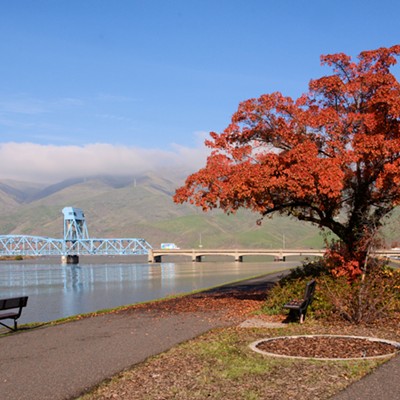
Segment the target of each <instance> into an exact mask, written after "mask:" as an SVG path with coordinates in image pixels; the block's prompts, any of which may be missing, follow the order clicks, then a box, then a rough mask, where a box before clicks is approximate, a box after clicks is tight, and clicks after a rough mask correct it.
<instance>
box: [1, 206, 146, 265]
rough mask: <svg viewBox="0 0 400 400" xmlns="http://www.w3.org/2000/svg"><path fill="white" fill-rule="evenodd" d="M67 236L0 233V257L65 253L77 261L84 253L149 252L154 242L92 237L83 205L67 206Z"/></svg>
mask: <svg viewBox="0 0 400 400" xmlns="http://www.w3.org/2000/svg"><path fill="white" fill-rule="evenodd" d="M62 212H63V214H64V238H63V239H54V238H50V237H43V236H30V235H0V256H61V257H66V259H65V261H66V262H67V263H69V262H72V263H77V262H78V261H79V256H80V255H147V254H148V253H149V250H151V249H152V247H151V245H150V244H149V243H148V242H147V241H146V240H145V239H140V238H112V239H99V238H90V237H89V232H88V229H87V225H86V220H85V215H84V213H83V211H82V210H81V209H79V208H73V207H65V208H64V209H63V211H62Z"/></svg>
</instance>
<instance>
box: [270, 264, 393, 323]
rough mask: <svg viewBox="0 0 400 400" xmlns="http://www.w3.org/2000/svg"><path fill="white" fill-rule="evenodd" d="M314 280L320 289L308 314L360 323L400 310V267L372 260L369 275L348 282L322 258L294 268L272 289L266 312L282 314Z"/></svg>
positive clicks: (317, 289)
mask: <svg viewBox="0 0 400 400" xmlns="http://www.w3.org/2000/svg"><path fill="white" fill-rule="evenodd" d="M311 279H316V281H317V288H316V292H315V296H314V301H313V303H312V304H311V306H310V307H309V309H308V315H309V317H315V318H324V319H335V318H338V317H339V318H342V319H345V320H347V321H349V322H351V323H355V324H359V323H361V322H363V323H371V322H373V321H375V320H377V319H379V318H382V317H387V316H390V315H391V314H392V313H393V312H400V270H399V269H393V268H390V267H388V266H385V265H382V263H379V262H378V263H376V262H372V263H371V264H370V266H369V269H368V273H367V274H366V275H364V276H360V277H358V278H357V279H355V280H353V281H351V282H349V280H348V279H347V278H346V277H334V276H333V275H332V274H330V272H329V269H328V267H327V266H326V265H325V264H324V261H323V260H321V261H318V262H311V263H307V264H304V265H303V266H302V267H299V268H296V269H295V270H292V272H291V273H290V274H289V275H288V276H287V277H286V278H284V279H282V280H281V281H280V282H279V283H278V284H277V285H276V286H275V287H274V288H273V289H272V290H271V291H270V293H269V296H268V299H267V300H266V302H265V305H264V307H263V312H265V313H267V314H270V315H271V314H283V313H284V312H285V311H284V310H283V305H284V304H285V303H286V302H288V301H289V300H291V299H295V298H302V297H303V295H304V290H305V286H306V283H307V282H308V281H309V280H311Z"/></svg>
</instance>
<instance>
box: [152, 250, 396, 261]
mask: <svg viewBox="0 0 400 400" xmlns="http://www.w3.org/2000/svg"><path fill="white" fill-rule="evenodd" d="M324 254H325V250H324V249H224V250H218V249H150V250H149V252H148V261H149V262H150V263H160V262H161V261H162V257H164V256H186V257H190V258H191V260H192V262H201V261H202V258H203V257H205V256H228V257H233V258H234V260H235V261H237V262H242V261H243V257H245V256H272V257H274V259H275V260H276V261H285V260H286V257H291V256H300V257H301V256H305V257H309V256H315V257H322V256H323V255H324ZM373 254H374V255H375V256H377V257H383V258H390V257H393V258H395V257H400V249H387V250H375V251H374V252H373Z"/></svg>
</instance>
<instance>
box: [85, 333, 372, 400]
mask: <svg viewBox="0 0 400 400" xmlns="http://www.w3.org/2000/svg"><path fill="white" fill-rule="evenodd" d="M296 329H298V327H295V329H293V327H288V328H285V329H279V330H278V331H272V330H265V329H239V328H225V329H218V330H214V331H212V332H209V333H207V334H205V335H202V336H200V337H198V338H196V339H193V340H191V341H189V342H186V343H184V344H181V345H179V346H177V347H175V348H173V349H171V350H169V351H167V352H166V353H163V354H160V355H158V356H156V357H153V358H151V359H149V360H147V361H146V362H144V363H142V364H140V365H138V366H136V367H135V368H132V369H131V370H129V371H125V372H123V373H121V374H119V375H118V376H116V377H114V378H113V379H112V380H110V381H108V382H105V383H103V384H102V385H100V386H99V387H97V388H95V389H94V390H93V391H92V392H90V393H88V394H86V395H84V396H82V397H80V400H99V399H107V398H123V399H205V398H209V399H221V398H223V399H226V400H229V399H232V400H233V399H235V400H236V399H245V400H247V399H251V400H261V399H276V398H279V399H328V398H329V397H331V396H332V395H333V394H334V393H337V392H338V391H339V390H341V389H342V388H344V387H345V386H347V385H349V384H350V383H351V382H353V381H356V380H358V379H360V378H361V377H362V376H364V375H365V374H367V373H368V372H370V371H371V370H373V369H374V368H376V367H377V366H378V365H379V362H377V361H362V362H361V361H346V362H343V361H337V362H326V361H304V360H290V359H280V358H273V357H266V356H263V355H260V354H258V353H255V352H253V351H252V350H251V349H250V348H249V346H248V345H249V343H251V342H252V341H254V340H256V339H259V338H260V337H265V336H266V335H274V336H276V335H285V334H293V330H296Z"/></svg>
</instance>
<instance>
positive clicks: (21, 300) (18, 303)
mask: <svg viewBox="0 0 400 400" xmlns="http://www.w3.org/2000/svg"><path fill="white" fill-rule="evenodd" d="M27 303H28V296H23V297H13V298H10V299H0V325H3V326H5V327H6V328H8V329H11V330H12V331H16V330H17V319H18V318H19V317H20V316H21V312H22V309H23V308H24V307H26V305H27ZM9 310H14V311H9ZM4 311H6V312H4ZM7 311H8V312H7ZM4 319H13V320H14V328H11V326H8V325H6V324H5V323H3V322H1V321H2V320H4Z"/></svg>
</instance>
